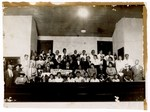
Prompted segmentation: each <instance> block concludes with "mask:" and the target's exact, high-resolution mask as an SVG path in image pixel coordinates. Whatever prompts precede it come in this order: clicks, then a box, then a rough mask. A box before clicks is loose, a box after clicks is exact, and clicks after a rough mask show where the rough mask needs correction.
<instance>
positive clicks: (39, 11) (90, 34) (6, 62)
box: [2, 1, 147, 108]
mask: <svg viewBox="0 0 150 112" xmlns="http://www.w3.org/2000/svg"><path fill="white" fill-rule="evenodd" d="M2 5H3V7H2V8H3V16H2V18H3V22H2V23H3V31H2V32H3V76H4V102H5V104H7V103H10V102H11V103H16V102H22V103H25V102H26V103H27V102H29V103H30V102H40V103H41V102H47V103H48V102H51V103H54V102H143V103H144V102H145V101H146V86H145V84H146V75H145V74H146V70H147V48H146V46H147V44H146V43H147V42H146V41H147V37H146V19H147V18H146V15H147V13H146V7H145V4H144V3H142V2H141V3H132V2H128V3H126V2H124V3H119V2H118V3H117V2H116V3H111V2H109V3H108V2H107V3H102V2H91V3H90V2H89V3H88V2H84V3H82V2H66V3H63V2H62V3H60V2H57V3H52V2H34V3H33V2H7V1H5V2H2ZM133 108H134V106H133ZM142 108H144V104H143V107H142Z"/></svg>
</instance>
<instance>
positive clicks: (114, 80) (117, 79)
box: [112, 74, 120, 82]
mask: <svg viewBox="0 0 150 112" xmlns="http://www.w3.org/2000/svg"><path fill="white" fill-rule="evenodd" d="M112 82H120V79H119V75H118V74H116V75H115V76H114V78H113V79H112Z"/></svg>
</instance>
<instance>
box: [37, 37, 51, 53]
mask: <svg viewBox="0 0 150 112" xmlns="http://www.w3.org/2000/svg"><path fill="white" fill-rule="evenodd" d="M49 49H51V50H52V52H53V40H38V47H37V52H38V53H40V52H41V50H44V51H45V52H46V53H47V52H48V50H49Z"/></svg>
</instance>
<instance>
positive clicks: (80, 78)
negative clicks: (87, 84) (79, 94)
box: [75, 71, 83, 82]
mask: <svg viewBox="0 0 150 112" xmlns="http://www.w3.org/2000/svg"><path fill="white" fill-rule="evenodd" d="M82 80H83V78H82V77H81V73H80V72H79V71H77V72H76V77H75V82H82Z"/></svg>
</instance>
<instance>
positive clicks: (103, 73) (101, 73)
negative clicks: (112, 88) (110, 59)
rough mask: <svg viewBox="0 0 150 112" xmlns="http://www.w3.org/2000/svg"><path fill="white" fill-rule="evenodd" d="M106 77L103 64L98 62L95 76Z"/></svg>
mask: <svg viewBox="0 0 150 112" xmlns="http://www.w3.org/2000/svg"><path fill="white" fill-rule="evenodd" d="M102 77H103V78H106V77H107V76H106V70H105V69H104V68H103V65H102V64H100V65H99V67H98V68H97V78H98V79H100V78H102Z"/></svg>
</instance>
